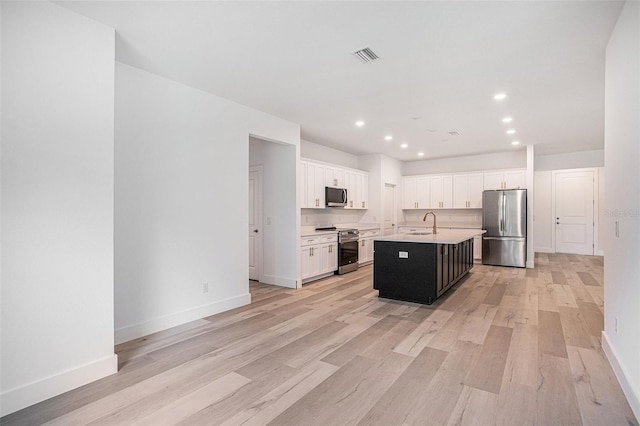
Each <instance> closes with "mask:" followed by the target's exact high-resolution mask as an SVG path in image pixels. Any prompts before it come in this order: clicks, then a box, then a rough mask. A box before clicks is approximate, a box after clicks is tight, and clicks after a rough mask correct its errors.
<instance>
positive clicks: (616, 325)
mask: <svg viewBox="0 0 640 426" xmlns="http://www.w3.org/2000/svg"><path fill="white" fill-rule="evenodd" d="M615 328H616V333H617V332H618V317H616V324H615Z"/></svg>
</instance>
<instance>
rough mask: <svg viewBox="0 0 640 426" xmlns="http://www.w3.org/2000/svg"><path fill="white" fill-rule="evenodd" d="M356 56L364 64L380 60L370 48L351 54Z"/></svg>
mask: <svg viewBox="0 0 640 426" xmlns="http://www.w3.org/2000/svg"><path fill="white" fill-rule="evenodd" d="M351 53H353V54H354V55H355V57H356V58H358V59H360V62H362V63H363V64H368V63H369V62H373V61H376V60H378V59H380V57H378V55H376V53H375V52H374V51H373V50H371V49H370V48H368V47H365V48H362V49H359V50H356V51H354V52H351Z"/></svg>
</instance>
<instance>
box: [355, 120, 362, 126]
mask: <svg viewBox="0 0 640 426" xmlns="http://www.w3.org/2000/svg"><path fill="white" fill-rule="evenodd" d="M356 126H358V127H362V126H364V121H356Z"/></svg>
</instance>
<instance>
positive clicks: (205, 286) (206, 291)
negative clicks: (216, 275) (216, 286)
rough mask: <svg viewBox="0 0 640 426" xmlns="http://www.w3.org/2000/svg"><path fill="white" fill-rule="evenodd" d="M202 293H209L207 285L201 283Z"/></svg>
mask: <svg viewBox="0 0 640 426" xmlns="http://www.w3.org/2000/svg"><path fill="white" fill-rule="evenodd" d="M202 292H203V293H209V283H203V284H202Z"/></svg>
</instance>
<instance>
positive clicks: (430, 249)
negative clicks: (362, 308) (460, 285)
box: [373, 237, 473, 305]
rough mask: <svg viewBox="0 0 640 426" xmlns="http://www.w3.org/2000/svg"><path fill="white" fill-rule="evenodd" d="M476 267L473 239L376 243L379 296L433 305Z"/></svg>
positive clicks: (375, 264)
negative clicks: (440, 241)
mask: <svg viewBox="0 0 640 426" xmlns="http://www.w3.org/2000/svg"><path fill="white" fill-rule="evenodd" d="M472 267H473V237H471V238H470V239H468V240H465V241H461V242H458V243H455V244H439V243H435V242H431V243H430V244H425V243H424V242H415V241H389V240H386V241H379V240H375V241H374V261H373V288H374V289H376V290H378V291H379V297H384V298H387V299H396V300H404V301H408V302H417V303H423V304H427V305H430V304H432V303H433V302H435V300H436V299H437V298H438V297H440V296H441V295H442V294H444V292H446V291H447V290H448V289H449V288H451V287H452V286H453V285H454V284H455V283H457V282H458V281H459V280H460V279H461V278H462V277H464V276H465V275H466V274H467V273H468V272H469V271H470V270H471V268H472Z"/></svg>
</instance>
